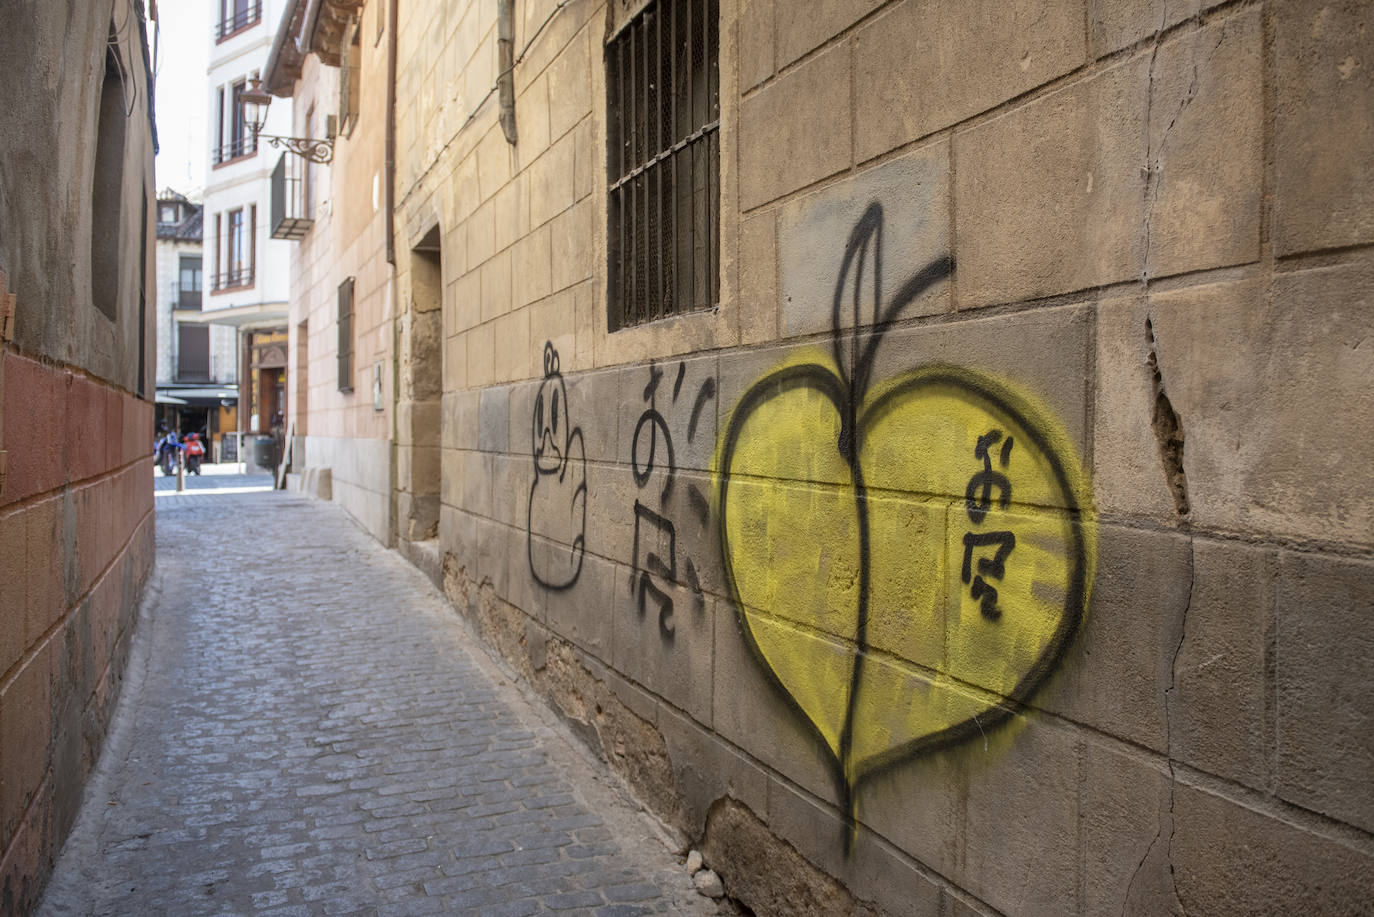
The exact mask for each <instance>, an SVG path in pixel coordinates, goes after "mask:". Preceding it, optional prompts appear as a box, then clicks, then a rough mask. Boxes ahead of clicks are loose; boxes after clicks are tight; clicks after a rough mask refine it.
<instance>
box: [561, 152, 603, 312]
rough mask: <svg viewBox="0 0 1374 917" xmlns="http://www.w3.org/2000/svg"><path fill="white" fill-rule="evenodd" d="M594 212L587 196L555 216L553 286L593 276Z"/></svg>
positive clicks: (566, 284) (568, 284)
mask: <svg viewBox="0 0 1374 917" xmlns="http://www.w3.org/2000/svg"><path fill="white" fill-rule="evenodd" d="M565 145H567V144H565ZM595 212H596V211H595V209H594V208H593V207H592V202H591V201H590V200H584V201H583V202H582V203H580V204H578V205H576V206H573V207H571V208H570V209H568V210H564V211H563V212H562V213H560V214H559V215H558V216H557V217H555V218H554V222H553V226H552V228H551V230H550V232H551V234H552V245H553V249H552V252H551V258H552V268H551V271H552V274H551V276H552V287H553V289H555V290H563V289H566V288H568V287H570V286H572V285H573V284H575V283H581V282H582V281H583V280H586V279H587V278H589V277H591V276H592V274H593V265H592V260H593V259H592V241H593V238H594V235H595V233H594V231H593V228H592V220H593V216H594V214H595Z"/></svg>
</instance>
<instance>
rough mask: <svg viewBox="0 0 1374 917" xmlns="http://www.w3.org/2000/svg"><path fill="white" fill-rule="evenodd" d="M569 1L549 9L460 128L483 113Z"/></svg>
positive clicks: (566, 0) (561, 0) (562, 1)
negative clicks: (484, 107) (483, 108)
mask: <svg viewBox="0 0 1374 917" xmlns="http://www.w3.org/2000/svg"><path fill="white" fill-rule="evenodd" d="M569 3H572V0H558V4H557V5H556V6H554V8H553V9H552V10H550V11H549V15H548V16H546V17H544V21H543V22H541V23H540V24H539V28H537V29H535V30H534V34H533V35H531V36H530V38H529V41H527V42H525V46H524V47H523V48H521V49H520V53H519V54H517V55H516V56H515V60H514V61H512V62H511V65H510V66H509V67H507V68H506V69H504V70H502V71H501V72H500V73H498V74H496V82H495V83H493V84H492V86H491V89H489V90H487V94H486V95H484V96H482V98H481V101H479V102H478V103H477V106H476V107H475V108H473V110H472V113H471V114H470V115H468V116H467V118H465V119H464V120H463V123H462V124H460V125H459V126H458V130H460V131H461V130H463V128H465V127H467V126H468V125H469V124H471V123H472V122H473V120H474V119H475V118H476V117H477V116H478V114H480V113H481V111H482V107H483V106H484V105H486V104H487V102H488V101H489V100H490V99H491V97H492V96H494V95H496V93H497V92H498V91H500V88H501V80H502V78H503V77H505V76H507V75H509V74H511V73H514V72H515V68H516V67H518V66H520V62H521V61H522V60H524V59H525V55H526V54H527V53H529V50H530V48H531V47H533V46H534V43H535V41H537V40H538V39H539V36H540V35H542V34H543V33H544V29H546V28H548V25H549V23H550V22H553V17H555V16H557V15H558V14H559V13H560V12H562V11H563V7H565V6H567V5H568V4H569Z"/></svg>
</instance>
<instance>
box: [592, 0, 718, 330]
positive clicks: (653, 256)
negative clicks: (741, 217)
mask: <svg viewBox="0 0 1374 917" xmlns="http://www.w3.org/2000/svg"><path fill="white" fill-rule="evenodd" d="M719 21H720V13H719V0H653V2H650V3H649V4H648V5H647V6H646V7H645V8H644V9H643V10H642V11H641V12H640V13H639V14H638V15H636V16H635V18H634V19H633V20H631V21H630V22H629V23H628V24H627V25H626V26H625V28H624V29H623V30H622V31H621V32H620V34H619V35H617V36H616V37H615V38H614V39H612V41H611V43H610V44H609V45H607V47H606V93H607V100H606V102H607V124H608V131H607V172H608V187H609V194H608V200H607V205H608V209H609V233H608V236H607V237H608V240H609V245H608V249H609V254H610V261H609V265H608V270H609V283H608V285H607V286H608V300H609V307H610V315H609V320H610V328H611V330H616V329H618V328H625V327H629V326H631V325H638V324H642V323H644V322H650V321H654V320H656V319H660V318H666V317H668V316H672V315H680V314H682V313H684V312H692V311H696V310H700V309H710V308H712V307H714V306H715V305H716V303H717V302H718V301H719V299H720V282H719V266H720V264H719V260H720V259H719V249H720V245H719V238H720V187H719V184H720V181H719V175H720V76H719V53H718V49H719V46H720V32H719V29H720V25H719Z"/></svg>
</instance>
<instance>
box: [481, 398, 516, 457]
mask: <svg viewBox="0 0 1374 917" xmlns="http://www.w3.org/2000/svg"><path fill="white" fill-rule="evenodd" d="M510 393H511V387H510V386H508V385H498V386H492V387H490V388H484V389H482V394H481V396H480V408H479V418H478V424H479V427H478V434H477V448H478V449H480V450H481V451H483V452H507V451H509V449H510Z"/></svg>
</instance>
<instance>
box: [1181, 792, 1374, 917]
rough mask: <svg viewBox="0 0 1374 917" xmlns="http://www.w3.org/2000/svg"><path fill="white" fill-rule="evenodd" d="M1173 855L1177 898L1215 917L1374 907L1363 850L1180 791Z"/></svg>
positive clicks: (1372, 875) (1372, 865) (1372, 869)
mask: <svg viewBox="0 0 1374 917" xmlns="http://www.w3.org/2000/svg"><path fill="white" fill-rule="evenodd" d="M1173 811H1174V826H1175V827H1174V833H1173V835H1172V840H1173V843H1172V845H1171V851H1172V853H1173V858H1172V865H1173V875H1174V881H1175V883H1176V885H1177V888H1178V898H1179V900H1180V901H1181V902H1183V903H1184V905H1185V906H1187V905H1189V904H1191V903H1197V904H1200V905H1201V904H1204V903H1205V906H1206V909H1207V911H1208V912H1209V913H1212V914H1265V913H1272V912H1274V911H1275V909H1276V908H1277V909H1278V910H1283V909H1284V906H1285V905H1286V904H1288V903H1297V902H1301V904H1300V907H1301V908H1302V909H1304V910H1306V911H1308V912H1309V913H1312V914H1353V913H1359V912H1360V911H1363V910H1367V909H1368V906H1369V902H1370V901H1371V900H1374V862H1371V861H1372V860H1374V858H1371V857H1370V856H1369V855H1368V853H1366V852H1363V851H1362V850H1361V849H1359V848H1356V847H1353V846H1347V845H1346V844H1344V843H1341V842H1339V841H1337V840H1334V839H1331V838H1329V837H1326V836H1322V835H1318V834H1314V833H1312V832H1310V831H1308V830H1306V829H1305V828H1303V827H1301V826H1299V825H1295V824H1293V823H1292V822H1290V821H1288V820H1286V819H1283V818H1280V817H1278V816H1277V813H1273V812H1264V811H1257V810H1256V809H1254V808H1252V807H1250V806H1248V805H1242V804H1240V803H1238V802H1232V801H1231V800H1229V799H1223V798H1221V797H1219V796H1214V795H1212V794H1211V793H1209V792H1207V791H1206V790H1203V789H1201V788H1196V787H1192V786H1187V785H1184V784H1180V785H1179V787H1178V789H1177V790H1176V793H1175V798H1174V805H1173Z"/></svg>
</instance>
